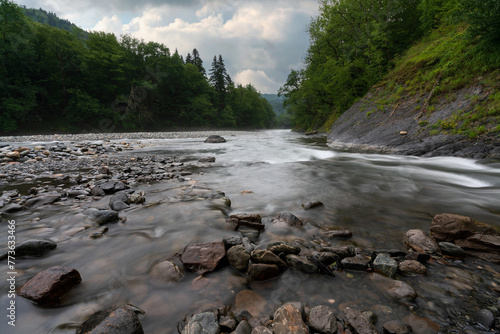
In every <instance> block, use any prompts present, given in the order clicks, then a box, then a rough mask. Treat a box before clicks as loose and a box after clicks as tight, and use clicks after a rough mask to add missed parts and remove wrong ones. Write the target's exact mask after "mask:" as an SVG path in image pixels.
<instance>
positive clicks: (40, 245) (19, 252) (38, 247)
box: [0, 239, 57, 259]
mask: <svg viewBox="0 0 500 334" xmlns="http://www.w3.org/2000/svg"><path fill="white" fill-rule="evenodd" d="M56 247H57V243H56V242H54V241H52V240H50V239H30V240H25V241H23V242H20V243H19V244H17V245H16V256H15V257H22V256H42V255H43V254H45V253H47V252H48V251H50V250H52V249H55V248H56ZM4 256H5V257H4ZM4 256H2V257H0V259H4V258H7V254H5V255H4Z"/></svg>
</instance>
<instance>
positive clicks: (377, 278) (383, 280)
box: [370, 273, 417, 301]
mask: <svg viewBox="0 0 500 334" xmlns="http://www.w3.org/2000/svg"><path fill="white" fill-rule="evenodd" d="M370 278H371V279H372V281H373V282H374V283H375V286H377V287H378V288H380V289H381V290H383V291H385V292H387V293H388V294H389V295H390V296H392V297H393V298H395V299H397V300H409V301H413V300H414V299H415V298H416V297H417V293H416V292H415V290H414V289H413V288H412V287H411V286H409V285H408V284H407V283H405V282H403V281H399V280H395V279H392V278H388V277H384V276H382V275H380V274H377V273H374V274H372V275H371V277H370Z"/></svg>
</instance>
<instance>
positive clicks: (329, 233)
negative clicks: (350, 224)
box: [321, 229, 352, 239]
mask: <svg viewBox="0 0 500 334" xmlns="http://www.w3.org/2000/svg"><path fill="white" fill-rule="evenodd" d="M321 235H322V236H323V237H325V238H331V239H333V238H350V237H352V232H351V231H349V230H330V229H322V230H321Z"/></svg>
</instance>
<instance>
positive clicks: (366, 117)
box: [328, 26, 500, 158]
mask: <svg viewBox="0 0 500 334" xmlns="http://www.w3.org/2000/svg"><path fill="white" fill-rule="evenodd" d="M499 124H500V70H499V68H498V54H495V53H484V52H478V50H477V46H475V45H472V44H471V42H469V41H468V40H467V39H466V38H465V29H464V28H463V27H456V26H455V27H448V28H447V29H442V30H440V31H436V32H435V33H434V34H432V35H431V36H430V37H429V38H427V39H425V40H424V41H422V42H421V43H419V44H417V45H415V46H414V47H412V48H411V49H410V50H409V51H408V52H407V53H406V55H405V56H404V57H402V59H401V60H400V61H399V62H398V64H397V65H396V67H395V68H394V70H393V71H391V72H390V73H389V75H388V76H387V77H386V78H385V80H383V82H382V83H380V84H379V85H377V86H375V87H373V88H372V89H371V91H370V92H369V93H368V94H367V95H366V96H365V97H363V98H362V99H361V100H359V101H358V102H356V103H355V104H354V105H353V106H352V107H351V108H349V109H348V110H347V111H346V112H345V113H344V114H343V115H342V116H340V117H339V118H338V119H337V120H336V121H335V123H334V124H333V126H332V128H331V132H330V134H329V136H328V142H329V145H330V146H332V147H336V148H349V149H357V150H369V151H377V152H391V153H396V154H407V155H418V156H437V155H446V156H460V157H469V158H485V157H497V158H500V136H499V134H500V125H499Z"/></svg>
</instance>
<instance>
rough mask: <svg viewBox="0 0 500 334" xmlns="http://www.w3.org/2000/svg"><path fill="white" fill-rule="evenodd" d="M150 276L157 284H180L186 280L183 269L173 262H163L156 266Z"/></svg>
mask: <svg viewBox="0 0 500 334" xmlns="http://www.w3.org/2000/svg"><path fill="white" fill-rule="evenodd" d="M149 275H150V277H151V279H152V280H153V282H154V283H156V284H165V283H172V282H179V281H182V279H183V278H184V272H183V270H182V268H181V267H179V266H178V265H177V264H175V263H173V262H172V261H163V262H160V263H158V264H156V265H155V266H154V267H153V268H152V269H151V272H150V274H149Z"/></svg>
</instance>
